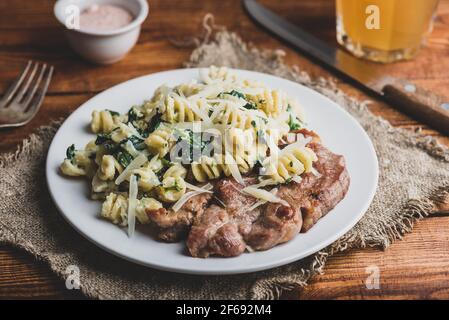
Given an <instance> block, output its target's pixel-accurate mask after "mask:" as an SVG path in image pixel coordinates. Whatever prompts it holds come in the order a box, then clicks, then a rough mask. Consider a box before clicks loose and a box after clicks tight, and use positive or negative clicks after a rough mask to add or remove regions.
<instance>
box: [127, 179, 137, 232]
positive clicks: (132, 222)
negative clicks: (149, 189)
mask: <svg viewBox="0 0 449 320" xmlns="http://www.w3.org/2000/svg"><path fill="white" fill-rule="evenodd" d="M138 191H139V187H138V186H137V178H136V176H135V175H131V180H130V182H129V197H128V237H130V238H131V237H132V236H133V235H134V231H135V228H136V207H137V193H138Z"/></svg>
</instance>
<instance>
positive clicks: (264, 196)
mask: <svg viewBox="0 0 449 320" xmlns="http://www.w3.org/2000/svg"><path fill="white" fill-rule="evenodd" d="M273 190H276V191H275V192H277V189H276V188H275V189H273ZM273 190H272V191H273ZM242 191H243V192H245V193H247V194H249V195H251V196H253V197H254V198H257V199H261V200H264V201H267V202H273V203H280V204H282V205H283V206H286V207H290V205H289V204H288V202H287V201H285V200H283V199H281V198H279V197H277V196H276V195H275V194H273V193H272V192H270V191H266V190H263V189H257V188H254V187H246V188H244V189H242Z"/></svg>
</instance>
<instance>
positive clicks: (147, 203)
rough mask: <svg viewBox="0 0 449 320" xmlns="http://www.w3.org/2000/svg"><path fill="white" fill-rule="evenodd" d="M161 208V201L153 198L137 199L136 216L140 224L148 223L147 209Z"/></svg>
mask: <svg viewBox="0 0 449 320" xmlns="http://www.w3.org/2000/svg"><path fill="white" fill-rule="evenodd" d="M161 208H163V205H162V203H160V202H159V201H157V200H156V199H154V198H142V199H140V200H138V201H137V206H136V218H137V220H138V221H139V222H140V223H141V224H148V223H150V219H149V218H148V214H147V211H150V210H158V209H161Z"/></svg>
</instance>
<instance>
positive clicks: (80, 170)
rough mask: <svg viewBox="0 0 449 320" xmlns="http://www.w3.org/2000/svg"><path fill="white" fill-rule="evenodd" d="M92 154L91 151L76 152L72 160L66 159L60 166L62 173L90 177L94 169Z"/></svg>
mask: <svg viewBox="0 0 449 320" xmlns="http://www.w3.org/2000/svg"><path fill="white" fill-rule="evenodd" d="M91 155H92V152H91V151H89V150H74V151H73V157H72V158H71V159H65V160H64V161H63V163H62V164H61V166H60V169H61V172H62V173H63V174H65V175H67V176H71V177H80V176H88V175H90V172H91V171H92V169H93V160H92V159H91Z"/></svg>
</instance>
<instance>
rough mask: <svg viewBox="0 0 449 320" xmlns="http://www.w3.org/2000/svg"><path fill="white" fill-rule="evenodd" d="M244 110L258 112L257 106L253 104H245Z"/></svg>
mask: <svg viewBox="0 0 449 320" xmlns="http://www.w3.org/2000/svg"><path fill="white" fill-rule="evenodd" d="M243 108H245V109H248V110H257V106H256V105H255V104H254V103H252V102H248V103H247V104H245V105H244V106H243Z"/></svg>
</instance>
